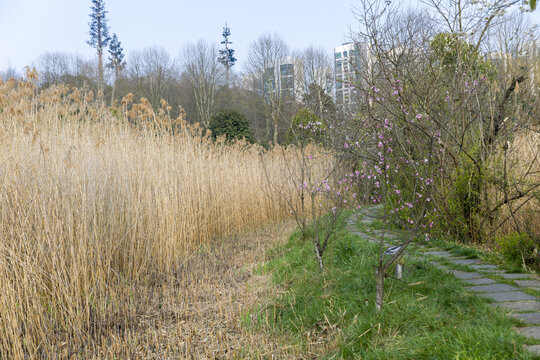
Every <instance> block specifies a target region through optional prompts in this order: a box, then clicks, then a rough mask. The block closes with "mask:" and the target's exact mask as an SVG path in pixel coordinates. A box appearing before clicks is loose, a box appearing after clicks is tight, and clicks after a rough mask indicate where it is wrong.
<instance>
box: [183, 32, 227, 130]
mask: <svg viewBox="0 0 540 360" xmlns="http://www.w3.org/2000/svg"><path fill="white" fill-rule="evenodd" d="M218 55H219V53H218V47H217V45H216V44H213V43H209V42H206V41H204V40H199V41H198V42H197V43H195V44H189V45H187V46H186V47H185V48H184V50H183V51H182V54H181V63H182V70H183V75H184V76H185V78H186V79H187V81H188V82H189V84H190V85H191V89H192V91H193V95H194V97H195V104H196V108H197V114H198V117H199V119H200V121H201V122H202V123H203V125H204V126H205V127H206V126H208V122H209V121H210V118H211V117H212V115H214V113H215V112H216V109H217V106H218V104H219V101H220V96H221V93H222V92H221V90H222V87H223V86H224V85H225V83H226V71H225V69H224V68H223V66H221V64H220V63H219V61H218Z"/></svg>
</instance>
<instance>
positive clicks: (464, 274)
mask: <svg viewBox="0 0 540 360" xmlns="http://www.w3.org/2000/svg"><path fill="white" fill-rule="evenodd" d="M450 273H451V274H452V275H454V276H455V277H457V278H458V279H461V280H466V279H479V278H482V277H484V275H482V274H480V273H477V272H465V271H459V270H452V271H450Z"/></svg>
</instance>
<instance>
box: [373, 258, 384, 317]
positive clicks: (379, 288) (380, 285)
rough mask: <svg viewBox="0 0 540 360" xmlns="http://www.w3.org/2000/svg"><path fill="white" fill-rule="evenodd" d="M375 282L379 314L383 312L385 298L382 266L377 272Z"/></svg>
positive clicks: (376, 305) (376, 306)
mask: <svg viewBox="0 0 540 360" xmlns="http://www.w3.org/2000/svg"><path fill="white" fill-rule="evenodd" d="M375 282H376V290H375V308H376V309H377V312H379V311H381V310H382V307H383V296H384V270H383V269H382V265H380V266H379V267H378V268H377V269H376V270H375Z"/></svg>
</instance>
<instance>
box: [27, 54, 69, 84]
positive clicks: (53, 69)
mask: <svg viewBox="0 0 540 360" xmlns="http://www.w3.org/2000/svg"><path fill="white" fill-rule="evenodd" d="M36 68H37V71H38V74H39V79H40V85H41V86H45V87H46V86H48V85H52V84H56V83H60V82H64V81H65V79H66V76H68V75H73V74H74V73H75V59H74V58H73V56H72V55H70V54H68V53H64V52H45V53H43V54H41V55H40V56H39V58H38V60H37V64H36Z"/></svg>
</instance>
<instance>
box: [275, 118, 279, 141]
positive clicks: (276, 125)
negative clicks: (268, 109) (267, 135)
mask: <svg viewBox="0 0 540 360" xmlns="http://www.w3.org/2000/svg"><path fill="white" fill-rule="evenodd" d="M278 121H279V113H277V114H276V113H275V114H274V146H275V145H277V143H278Z"/></svg>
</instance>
